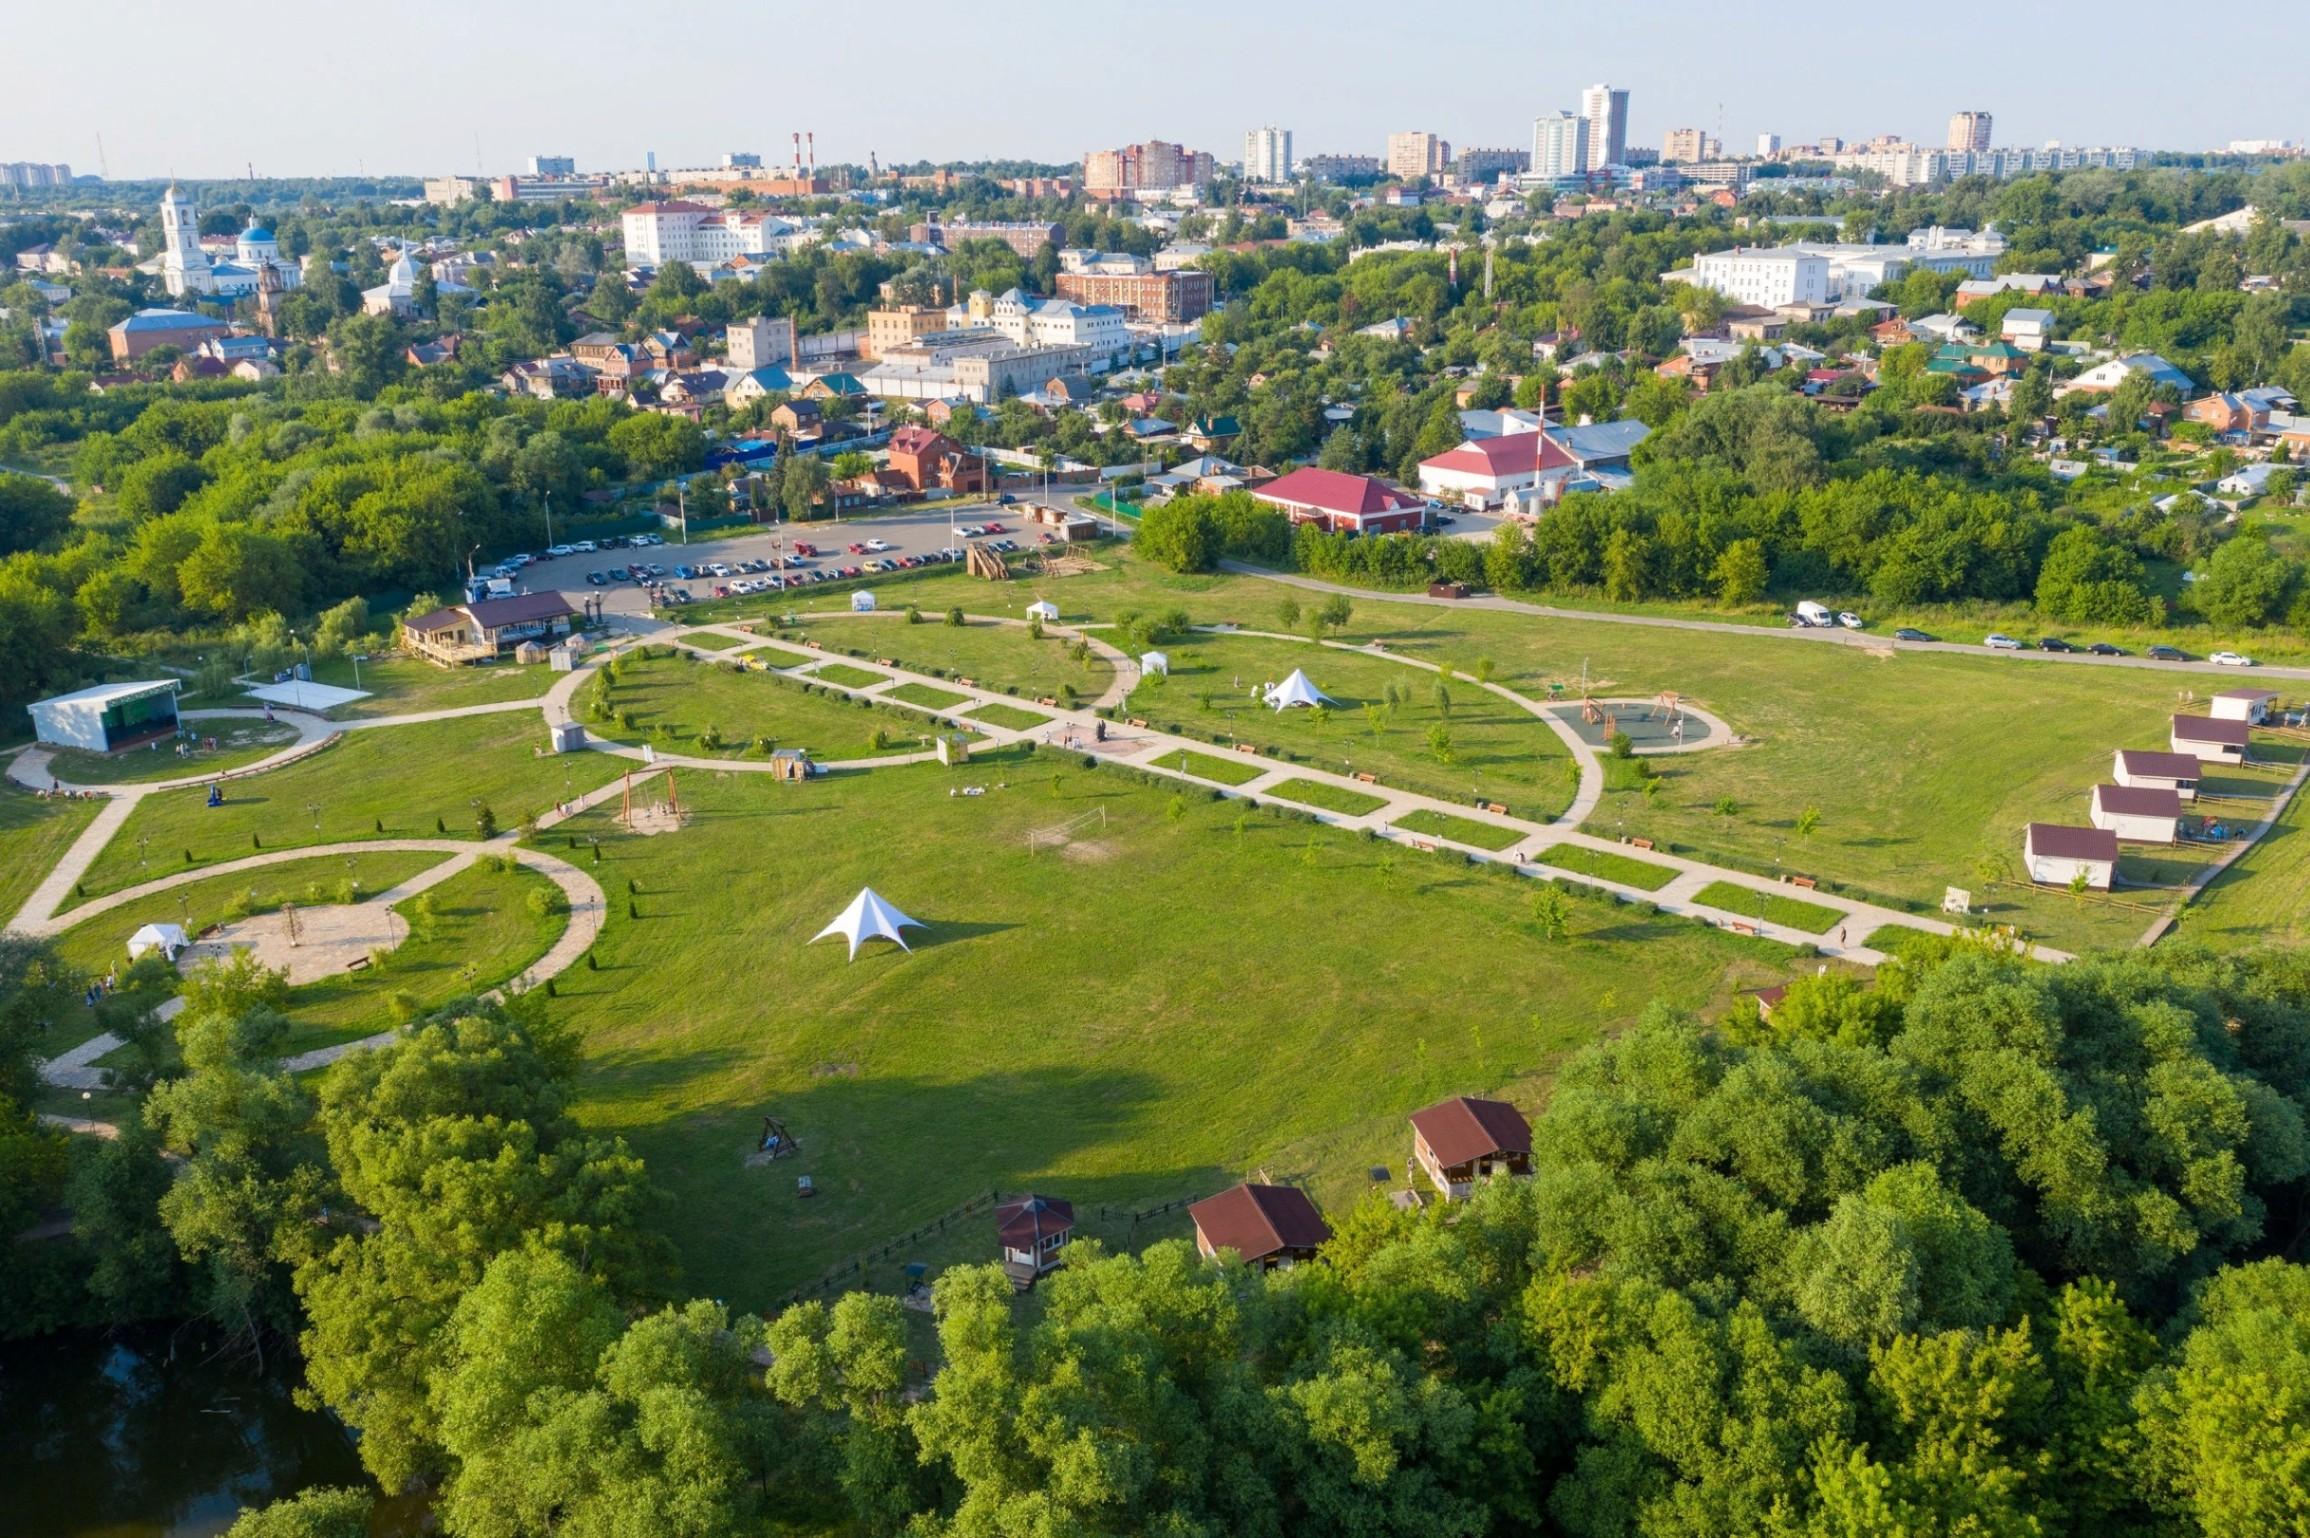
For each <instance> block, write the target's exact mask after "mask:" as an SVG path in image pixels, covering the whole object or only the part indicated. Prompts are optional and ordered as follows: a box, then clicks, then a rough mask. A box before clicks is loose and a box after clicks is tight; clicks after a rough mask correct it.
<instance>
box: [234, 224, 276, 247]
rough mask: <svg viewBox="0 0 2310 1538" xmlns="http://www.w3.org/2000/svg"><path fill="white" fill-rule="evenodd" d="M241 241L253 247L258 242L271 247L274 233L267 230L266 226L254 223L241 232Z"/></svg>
mask: <svg viewBox="0 0 2310 1538" xmlns="http://www.w3.org/2000/svg"><path fill="white" fill-rule="evenodd" d="M241 239H242V241H243V242H245V243H247V244H251V245H253V244H255V243H257V242H258V241H263V242H265V243H266V244H268V245H269V244H271V243H272V239H273V232H272V231H271V230H269V229H267V228H266V227H265V226H264V225H261V224H257V223H255V222H253V221H252V222H251V223H250V225H249V227H248V228H247V229H245V230H243V231H241Z"/></svg>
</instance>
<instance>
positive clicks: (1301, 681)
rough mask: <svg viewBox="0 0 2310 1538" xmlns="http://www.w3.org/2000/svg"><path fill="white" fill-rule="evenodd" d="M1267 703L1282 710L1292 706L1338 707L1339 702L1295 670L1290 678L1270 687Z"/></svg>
mask: <svg viewBox="0 0 2310 1538" xmlns="http://www.w3.org/2000/svg"><path fill="white" fill-rule="evenodd" d="M1267 703H1268V704H1269V705H1271V706H1273V707H1274V708H1275V709H1277V710H1282V709H1285V708H1286V707H1288V706H1292V705H1336V704H1338V703H1339V701H1337V700H1335V699H1333V698H1332V697H1331V696H1330V695H1328V694H1326V693H1324V692H1323V691H1322V690H1321V689H1318V688H1317V687H1316V686H1315V685H1314V684H1311V683H1309V682H1308V681H1307V674H1306V673H1304V672H1302V671H1301V670H1300V669H1298V668H1293V669H1292V670H1291V676H1290V677H1289V678H1287V679H1285V680H1284V681H1283V682H1282V683H1279V684H1270V685H1269V686H1268V689H1267Z"/></svg>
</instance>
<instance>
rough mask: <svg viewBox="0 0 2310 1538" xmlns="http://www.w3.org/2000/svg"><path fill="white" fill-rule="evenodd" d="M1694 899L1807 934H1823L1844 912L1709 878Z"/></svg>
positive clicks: (1745, 916) (1705, 904) (1722, 911)
mask: <svg viewBox="0 0 2310 1538" xmlns="http://www.w3.org/2000/svg"><path fill="white" fill-rule="evenodd" d="M1693 901H1695V902H1697V903H1700V904H1702V905H1704V906H1706V907H1710V908H1714V909H1716V910H1717V911H1718V912H1720V913H1738V914H1740V915H1741V916H1742V917H1744V918H1752V919H1763V920H1764V921H1765V922H1766V923H1768V924H1783V925H1786V926H1787V927H1789V928H1790V929H1801V930H1803V931H1804V932H1805V933H1806V934H1809V935H1825V934H1827V933H1828V932H1829V931H1830V930H1832V929H1834V928H1836V927H1837V920H1839V919H1841V918H1843V917H1844V914H1843V913H1842V912H1841V911H1839V910H1838V909H1835V908H1824V907H1822V906H1821V905H1820V904H1819V903H1809V902H1805V901H1803V900H1802V899H1800V898H1795V897H1782V896H1780V895H1779V894H1777V893H1773V892H1760V891H1757V890H1756V889H1755V888H1754V887H1745V886H1741V885H1739V884H1738V883H1736V882H1731V881H1712V882H1710V883H1709V884H1708V885H1707V886H1704V887H1702V888H1701V889H1700V890H1699V891H1698V892H1695V893H1694V894H1693Z"/></svg>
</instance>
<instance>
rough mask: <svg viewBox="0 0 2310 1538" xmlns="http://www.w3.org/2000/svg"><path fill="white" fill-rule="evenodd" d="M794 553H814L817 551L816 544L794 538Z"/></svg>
mask: <svg viewBox="0 0 2310 1538" xmlns="http://www.w3.org/2000/svg"><path fill="white" fill-rule="evenodd" d="M794 553H795V554H796V555H816V554H817V553H818V547H817V546H816V545H806V544H804V543H803V542H802V541H800V540H796V541H795V542H794Z"/></svg>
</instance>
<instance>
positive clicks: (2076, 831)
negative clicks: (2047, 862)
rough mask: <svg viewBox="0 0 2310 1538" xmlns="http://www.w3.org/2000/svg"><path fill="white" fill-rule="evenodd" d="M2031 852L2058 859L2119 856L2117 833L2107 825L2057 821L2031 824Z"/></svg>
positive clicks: (2114, 858)
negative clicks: (2065, 824)
mask: <svg viewBox="0 0 2310 1538" xmlns="http://www.w3.org/2000/svg"><path fill="white" fill-rule="evenodd" d="M2029 852H2030V853H2031V854H2042V855H2051V856H2052V857H2053V858H2054V859H2057V860H2111V861H2114V860H2116V859H2117V857H2118V841H2117V835H2116V834H2115V833H2112V832H2110V831H2109V830H2108V829H2107V828H2066V827H2062V826H2061V825H2059V824H2057V823H2050V822H2033V823H2031V824H2030V825H2029Z"/></svg>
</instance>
